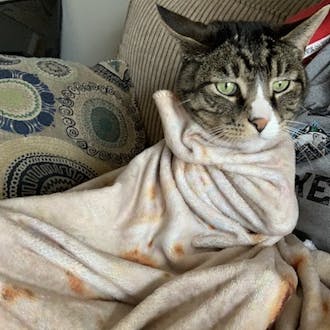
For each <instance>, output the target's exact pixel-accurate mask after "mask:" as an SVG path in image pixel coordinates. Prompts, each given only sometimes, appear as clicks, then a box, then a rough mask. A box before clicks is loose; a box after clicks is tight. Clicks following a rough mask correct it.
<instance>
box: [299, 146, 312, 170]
mask: <svg viewBox="0 0 330 330" xmlns="http://www.w3.org/2000/svg"><path fill="white" fill-rule="evenodd" d="M298 150H299V152H300V153H301V154H302V155H303V156H304V157H305V159H306V160H307V162H308V164H309V166H310V168H311V169H312V170H314V167H313V165H312V162H311V161H310V159H309V158H308V155H307V154H306V152H305V150H306V147H300V148H298Z"/></svg>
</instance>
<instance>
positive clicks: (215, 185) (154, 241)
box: [0, 91, 330, 330]
mask: <svg viewBox="0 0 330 330" xmlns="http://www.w3.org/2000/svg"><path fill="white" fill-rule="evenodd" d="M155 101H156V103H157V105H158V107H159V111H160V114H161V118H162V122H163V126H164V132H165V141H161V142H159V143H158V144H156V145H155V146H153V147H151V148H149V149H147V150H145V151H144V152H143V153H141V154H140V155H139V156H137V157H136V158H134V160H132V161H131V162H130V163H129V165H127V166H126V167H124V168H121V169H118V170H116V171H114V172H110V173H107V174H104V175H103V176H100V177H99V178H96V179H94V180H91V181H89V182H86V183H84V184H82V185H80V186H78V187H76V188H73V189H72V190H71V191H68V192H65V193H58V194H53V195H49V196H35V197H28V198H17V199H7V200H3V201H0V325H1V327H2V328H7V329H28V328H34V329H43V328H47V329H103V328H111V329H132V330H133V329H142V328H143V329H250V328H251V329H267V328H269V327H270V326H272V325H274V327H275V329H295V328H297V327H298V325H299V327H300V328H301V329H327V326H328V325H329V321H330V309H329V306H330V290H329V289H330V276H329V275H330V263H329V261H330V256H329V254H327V253H325V252H321V251H313V252H310V251H309V250H308V249H307V248H306V247H304V245H303V244H302V243H301V242H300V241H299V240H298V239H297V238H295V236H293V235H289V236H287V237H285V238H282V237H283V236H285V235H287V234H288V233H289V232H290V231H291V230H292V229H293V228H294V226H295V223H296V220H297V203H296V199H295V194H294V149H293V144H292V141H291V140H290V137H289V136H288V135H283V136H281V137H280V138H279V139H278V140H277V141H276V142H275V141H274V142H268V144H267V145H264V146H260V145H259V146H255V148H256V150H253V151H251V153H244V152H242V151H239V150H238V149H235V150H231V149H229V148H224V147H221V146H219V145H216V144H209V143H206V140H205V135H204V134H205V133H203V130H201V128H200V127H199V126H198V125H197V124H195V123H193V122H191V121H190V118H189V116H187V115H185V113H184V109H183V108H182V106H180V105H179V104H178V103H177V102H176V100H175V98H174V97H173V94H172V93H171V92H168V91H160V92H157V93H156V94H155ZM257 149H258V151H257ZM275 243H276V244H275ZM221 248H223V249H221ZM31 265H33V267H31Z"/></svg>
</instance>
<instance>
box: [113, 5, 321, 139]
mask: <svg viewBox="0 0 330 330" xmlns="http://www.w3.org/2000/svg"><path fill="white" fill-rule="evenodd" d="M317 2H318V0H306V1H301V0H239V1H232V0H223V1H219V0H157V1H156V0H143V1H141V0H131V3H130V7H129V12H128V16H127V21H126V26H125V32H124V36H123V40H122V43H121V46H120V50H119V58H122V59H123V60H125V61H126V62H127V63H129V66H130V71H131V75H132V81H133V82H134V85H135V86H136V97H137V103H138V106H139V109H140V111H141V116H142V119H143V122H144V126H145V128H146V132H147V138H148V142H149V144H153V143H155V142H156V141H158V140H159V139H161V137H162V129H161V123H160V119H159V116H158V113H157V110H156V107H155V105H154V103H153V100H152V93H153V92H154V91H156V90H158V89H163V88H165V89H173V86H174V81H175V79H176V76H177V73H178V69H179V66H180V50H179V47H178V44H177V43H176V42H175V40H174V39H173V38H172V37H171V36H170V35H169V34H168V33H167V31H166V29H165V27H164V26H163V25H162V24H161V22H160V18H159V17H158V13H157V10H156V5H155V3H157V4H160V5H162V6H164V7H166V8H168V9H171V10H173V11H176V12H178V13H180V14H182V15H185V16H187V17H189V18H191V19H194V20H198V21H201V22H203V23H207V22H210V21H212V20H262V21H265V22H273V23H280V22H282V21H283V20H284V19H285V18H286V17H288V16H289V15H292V14H294V13H296V12H297V11H299V10H300V9H301V8H304V7H307V6H309V5H311V4H314V3H317Z"/></svg>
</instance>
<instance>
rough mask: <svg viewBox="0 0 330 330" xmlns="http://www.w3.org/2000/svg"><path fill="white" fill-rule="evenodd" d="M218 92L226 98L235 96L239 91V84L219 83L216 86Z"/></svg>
mask: <svg viewBox="0 0 330 330" xmlns="http://www.w3.org/2000/svg"><path fill="white" fill-rule="evenodd" d="M215 88H216V89H217V91H218V92H219V93H221V94H223V95H226V96H233V95H235V94H236V92H237V91H238V86H237V84H235V83H233V82H219V83H216V84H215Z"/></svg>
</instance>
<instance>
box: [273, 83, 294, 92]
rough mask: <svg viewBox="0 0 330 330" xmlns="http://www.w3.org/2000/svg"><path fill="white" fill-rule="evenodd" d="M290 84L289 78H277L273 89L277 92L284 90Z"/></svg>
mask: <svg viewBox="0 0 330 330" xmlns="http://www.w3.org/2000/svg"><path fill="white" fill-rule="evenodd" d="M289 85H290V81H289V80H277V81H274V82H273V91H274V92H275V93H281V92H284V91H285V90H286V89H287V88H288V87H289Z"/></svg>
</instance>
